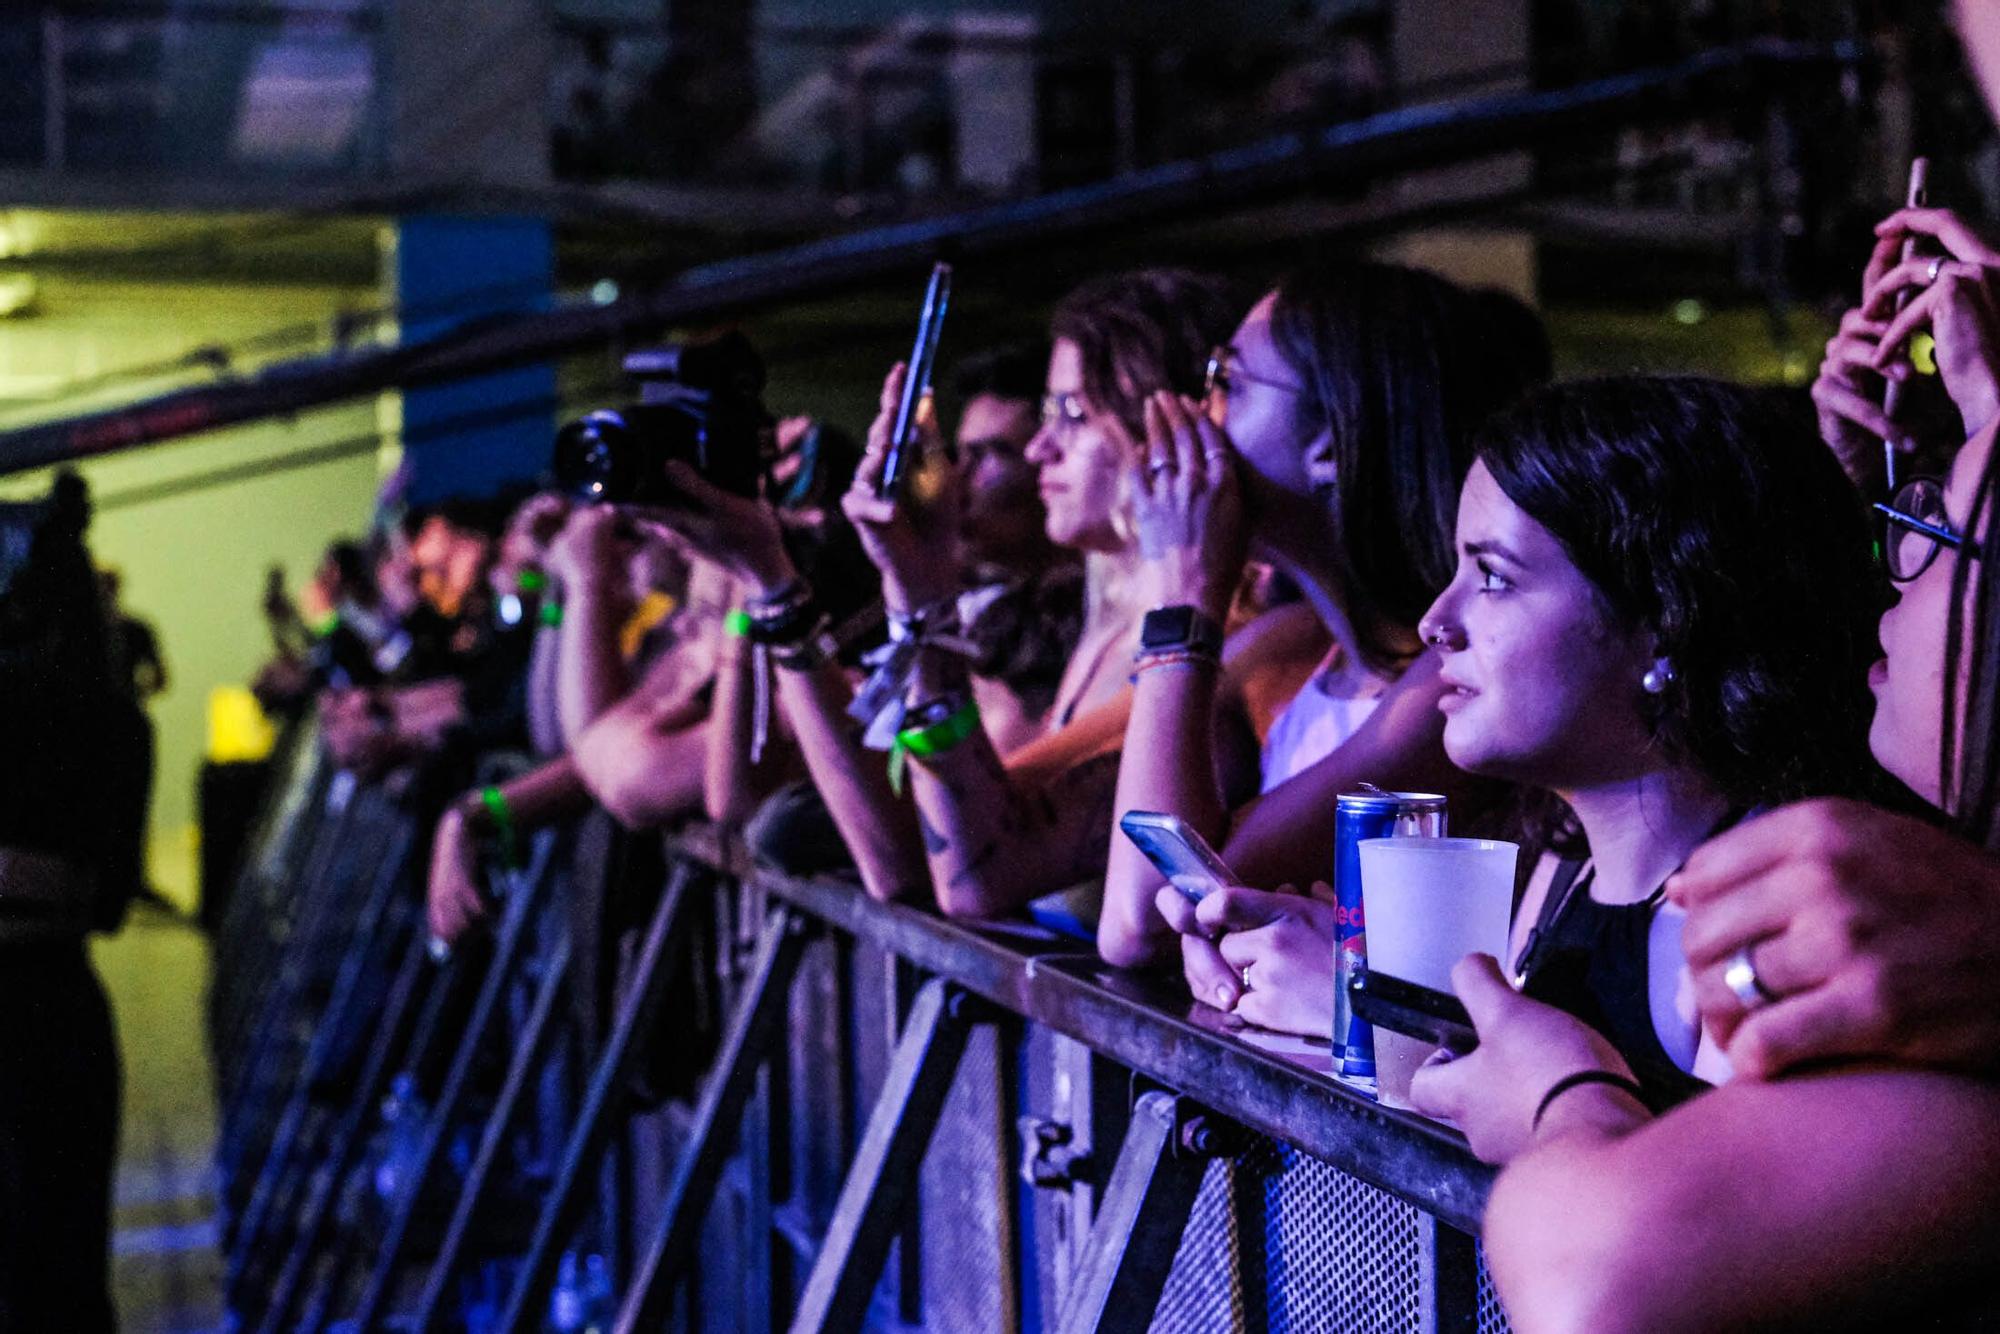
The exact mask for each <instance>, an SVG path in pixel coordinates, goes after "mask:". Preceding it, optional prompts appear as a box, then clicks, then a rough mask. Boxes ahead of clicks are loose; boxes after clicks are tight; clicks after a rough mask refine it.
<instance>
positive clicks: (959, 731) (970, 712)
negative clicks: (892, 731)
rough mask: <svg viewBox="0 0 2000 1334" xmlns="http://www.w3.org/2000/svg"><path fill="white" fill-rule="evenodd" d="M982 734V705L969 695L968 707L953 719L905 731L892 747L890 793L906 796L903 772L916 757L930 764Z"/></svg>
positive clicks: (898, 736)
mask: <svg viewBox="0 0 2000 1334" xmlns="http://www.w3.org/2000/svg"><path fill="white" fill-rule="evenodd" d="M978 730H979V704H978V702H977V701H976V700H974V699H973V698H972V697H971V696H970V695H968V696H966V700H965V703H963V704H961V705H959V706H958V708H957V709H955V710H953V711H952V713H951V715H950V716H949V717H946V718H944V719H942V720H941V721H939V722H935V723H929V724H927V725H925V726H923V727H905V728H904V729H903V730H902V731H900V732H898V733H896V743H895V744H894V745H893V746H891V747H889V788H890V790H891V791H893V792H894V793H895V794H896V795H897V796H899V797H900V796H901V795H903V772H904V770H905V769H906V768H907V767H908V765H909V760H910V758H911V757H912V756H914V757H915V758H917V759H920V760H927V759H930V758H931V757H932V756H934V755H942V754H944V753H945V752H946V751H948V750H950V749H951V748H952V747H954V746H957V745H960V744H962V743H963V742H964V741H965V740H966V739H967V738H968V737H970V736H971V735H972V734H973V733H974V732H976V731H978Z"/></svg>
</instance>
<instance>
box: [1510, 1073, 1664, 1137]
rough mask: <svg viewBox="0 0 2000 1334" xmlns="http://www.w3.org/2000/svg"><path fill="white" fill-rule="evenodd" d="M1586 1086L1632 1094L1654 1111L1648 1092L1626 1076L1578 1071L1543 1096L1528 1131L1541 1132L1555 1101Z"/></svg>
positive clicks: (1640, 1103) (1552, 1086) (1636, 1099)
mask: <svg viewBox="0 0 2000 1334" xmlns="http://www.w3.org/2000/svg"><path fill="white" fill-rule="evenodd" d="M1585 1084H1604V1085H1607V1086H1609V1087H1611V1088H1615V1089H1622V1090H1624V1091H1625V1092H1626V1093H1629V1094H1631V1095H1632V1097H1633V1099H1634V1100H1635V1101H1637V1102H1638V1104H1639V1105H1640V1106H1641V1107H1644V1108H1646V1109H1647V1110H1648V1111H1650V1110H1651V1109H1652V1106H1653V1104H1652V1103H1650V1102H1648V1101H1647V1100H1646V1091H1645V1090H1644V1089H1642V1088H1640V1087H1639V1084H1638V1081H1637V1080H1633V1079H1627V1078H1626V1077H1625V1076H1624V1075H1620V1074H1614V1073H1613V1072H1611V1071H1609V1070H1578V1071H1576V1072H1575V1073H1574V1074H1567V1075H1564V1076H1563V1077H1562V1078H1561V1079H1558V1080H1557V1081H1556V1082H1555V1083H1554V1084H1552V1085H1550V1086H1549V1091H1548V1092H1547V1093H1544V1094H1543V1095H1542V1100H1541V1102H1540V1103H1539V1104H1537V1105H1536V1107H1535V1119H1534V1120H1532V1121H1530V1122H1529V1123H1528V1129H1529V1130H1530V1131H1535V1130H1540V1129H1541V1128H1542V1117H1544V1116H1546V1115H1547V1114H1548V1110H1549V1108H1550V1107H1551V1106H1552V1105H1553V1104H1554V1103H1555V1100H1556V1099H1557V1098H1560V1097H1561V1096H1562V1095H1563V1094H1565V1093H1567V1092H1569V1091H1570V1090H1571V1089H1574V1088H1582V1087H1583V1086H1584V1085H1585Z"/></svg>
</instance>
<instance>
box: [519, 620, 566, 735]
mask: <svg viewBox="0 0 2000 1334" xmlns="http://www.w3.org/2000/svg"><path fill="white" fill-rule="evenodd" d="M561 642H562V629H561V627H559V626H553V625H543V626H538V627H536V630H535V648H534V653H533V655H532V656H531V657H530V658H529V659H528V739H529V742H530V743H531V744H532V745H533V746H534V748H535V749H536V751H538V752H539V753H541V754H543V755H557V754H560V753H561V752H562V750H563V746H564V743H565V741H566V738H565V737H564V736H563V730H562V718H561V716H560V714H559V713H558V711H557V708H556V656H557V650H558V646H559V645H560V644H561Z"/></svg>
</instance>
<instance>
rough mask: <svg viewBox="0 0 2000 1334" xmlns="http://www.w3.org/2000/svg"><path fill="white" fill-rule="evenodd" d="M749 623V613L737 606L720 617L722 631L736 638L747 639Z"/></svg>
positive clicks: (750, 623)
mask: <svg viewBox="0 0 2000 1334" xmlns="http://www.w3.org/2000/svg"><path fill="white" fill-rule="evenodd" d="M751 625H752V622H751V620H750V613H749V612H747V611H745V610H743V608H741V607H737V608H735V609H734V610H733V611H731V612H730V613H729V614H728V615H726V616H724V617H723V618H722V633H724V634H725V635H733V636H735V637H736V638H737V639H748V638H749V637H750V626H751Z"/></svg>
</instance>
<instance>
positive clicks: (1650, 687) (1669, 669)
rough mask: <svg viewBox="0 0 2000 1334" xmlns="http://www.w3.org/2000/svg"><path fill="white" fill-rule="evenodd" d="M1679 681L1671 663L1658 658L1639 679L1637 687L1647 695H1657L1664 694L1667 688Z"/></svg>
mask: <svg viewBox="0 0 2000 1334" xmlns="http://www.w3.org/2000/svg"><path fill="white" fill-rule="evenodd" d="M1679 679H1680V678H1679V676H1678V675H1677V674H1676V673H1675V671H1674V665H1673V663H1671V662H1669V661H1668V660H1667V659H1665V658H1658V659H1655V660H1654V662H1653V665H1652V666H1651V667H1648V668H1647V669H1646V674H1645V675H1644V676H1642V677H1640V678H1639V686H1640V688H1641V689H1642V690H1644V691H1645V692H1646V693H1647V694H1649V695H1659V694H1664V693H1665V692H1666V689H1667V687H1668V686H1670V685H1672V684H1673V683H1674V682H1675V681H1677V680H1679Z"/></svg>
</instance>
